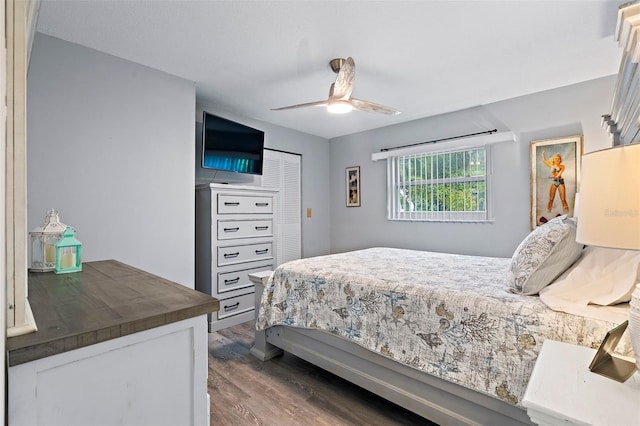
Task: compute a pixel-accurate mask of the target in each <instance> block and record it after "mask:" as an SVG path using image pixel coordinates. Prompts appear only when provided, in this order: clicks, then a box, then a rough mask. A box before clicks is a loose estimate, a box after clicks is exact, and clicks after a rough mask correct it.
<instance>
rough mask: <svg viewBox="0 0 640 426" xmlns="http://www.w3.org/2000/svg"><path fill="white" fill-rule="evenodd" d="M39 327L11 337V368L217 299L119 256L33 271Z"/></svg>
mask: <svg viewBox="0 0 640 426" xmlns="http://www.w3.org/2000/svg"><path fill="white" fill-rule="evenodd" d="M29 304H30V305H31V310H32V311H33V316H34V317H35V321H36V325H37V327H38V331H36V332H34V333H30V334H25V335H22V336H15V337H11V338H9V339H7V362H8V365H9V366H15V365H19V364H23V363H25V362H29V361H34V360H37V359H40V358H44V357H47V356H51V355H55V354H59V353H62V352H66V351H70V350H74V349H78V348H82V347H85V346H89V345H93V344H96V343H100V342H104V341H107V340H110V339H115V338H118V337H121V336H126V335H128V334H132V333H137V332H140V331H143V330H148V329H151V328H154V327H160V326H163V325H166V324H170V323H173V322H177V321H181V320H184V319H188V318H192V317H195V316H199V315H203V314H207V313H210V312H215V311H217V310H218V308H219V303H218V300H217V299H214V298H213V297H210V296H208V295H206V294H204V293H201V292H199V291H196V290H192V289H190V288H187V287H184V286H182V285H180V284H176V283H174V282H172V281H169V280H166V279H164V278H160V277H158V276H155V275H152V274H150V273H148V272H144V271H141V270H140V269H136V268H134V267H131V266H129V265H126V264H124V263H121V262H118V261H116V260H101V261H96V262H86V263H83V264H82V272H75V273H70V274H60V275H58V274H54V273H53V272H29Z"/></svg>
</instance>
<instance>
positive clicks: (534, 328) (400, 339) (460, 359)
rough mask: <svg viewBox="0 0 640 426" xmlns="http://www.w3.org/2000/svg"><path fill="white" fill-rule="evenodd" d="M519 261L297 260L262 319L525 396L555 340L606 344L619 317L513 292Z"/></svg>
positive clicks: (389, 252)
mask: <svg viewBox="0 0 640 426" xmlns="http://www.w3.org/2000/svg"><path fill="white" fill-rule="evenodd" d="M509 263H510V259H506V258H493V257H477V256H465V255H455V254H444V253H434V252H424V251H414V250H402V249H391V248H371V249H366V250H359V251H354V252H349V253H341V254H334V255H328V256H320V257H314V258H309V259H300V260H296V261H292V262H288V263H286V264H284V265H281V266H280V267H279V268H277V269H276V270H275V272H274V274H273V277H272V279H271V280H270V281H269V283H268V284H267V286H266V288H265V291H264V294H263V297H262V303H261V306H260V312H259V314H258V321H257V324H256V327H257V328H258V329H265V328H268V327H270V326H273V325H287V326H292V327H301V328H308V329H319V330H324V331H326V332H329V333H332V334H335V335H338V336H341V337H343V338H344V339H348V340H350V341H352V342H354V343H357V344H358V345H361V346H363V347H365V348H367V349H369V350H371V351H374V352H377V353H380V354H382V355H384V356H386V357H388V358H391V359H394V360H396V361H398V362H401V363H403V364H406V365H408V366H411V367H413V368H415V369H417V370H421V371H424V372H426V373H428V374H431V375H434V376H438V377H440V378H442V379H445V380H448V381H450V382H454V383H457V384H459V385H462V386H465V387H468V388H471V389H474V390H476V391H479V392H482V393H485V394H488V395H491V396H493V397H496V398H499V399H502V400H504V401H506V402H508V403H511V404H514V405H520V401H521V400H522V397H523V395H524V391H525V389H526V385H527V381H528V379H529V376H530V375H531V371H532V369H533V365H534V363H535V359H536V357H537V355H538V352H539V350H540V348H541V346H542V342H543V341H544V340H545V339H552V340H558V341H563V342H569V343H573V344H578V345H583V346H590V347H594V346H595V347H597V345H598V344H599V343H600V342H601V341H602V339H603V337H604V335H605V334H606V332H607V330H609V329H611V328H613V327H614V326H615V325H617V324H613V323H610V322H605V321H600V320H595V319H590V318H585V317H580V316H575V315H570V314H566V313H563V312H557V311H553V310H550V309H548V308H547V307H546V306H545V305H544V304H543V303H542V302H541V301H540V299H539V298H538V297H537V296H522V295H516V294H512V293H509V292H508V291H507V290H506V288H505V284H504V281H505V279H506V276H507V271H508V267H509ZM627 345H628V343H627ZM626 349H627V350H629V349H630V347H629V348H626ZM623 352H624V351H623Z"/></svg>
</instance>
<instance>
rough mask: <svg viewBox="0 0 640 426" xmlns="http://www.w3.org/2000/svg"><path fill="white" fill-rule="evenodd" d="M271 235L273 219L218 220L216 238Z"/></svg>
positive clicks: (226, 238) (228, 238)
mask: <svg viewBox="0 0 640 426" xmlns="http://www.w3.org/2000/svg"><path fill="white" fill-rule="evenodd" d="M271 236H273V220H271V219H265V220H219V221H218V240H231V239H236V238H255V237H271Z"/></svg>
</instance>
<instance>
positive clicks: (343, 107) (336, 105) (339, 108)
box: [327, 100, 353, 114]
mask: <svg viewBox="0 0 640 426" xmlns="http://www.w3.org/2000/svg"><path fill="white" fill-rule="evenodd" d="M327 111H329V112H330V113H331V114H346V113H347V112H351V111H353V105H351V104H350V103H349V102H347V101H343V100H336V101H331V102H329V105H327Z"/></svg>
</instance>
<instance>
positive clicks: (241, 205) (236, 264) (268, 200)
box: [195, 183, 278, 332]
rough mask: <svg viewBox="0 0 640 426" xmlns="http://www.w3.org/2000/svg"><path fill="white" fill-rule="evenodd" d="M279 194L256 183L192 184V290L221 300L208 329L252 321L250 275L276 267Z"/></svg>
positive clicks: (253, 317)
mask: <svg viewBox="0 0 640 426" xmlns="http://www.w3.org/2000/svg"><path fill="white" fill-rule="evenodd" d="M277 196H278V191H277V190H275V189H267V188H261V187H255V186H241V185H224V184H213V183H212V184H208V185H199V186H197V187H196V236H195V240H196V289H197V290H199V291H201V292H203V293H206V294H209V295H211V296H213V297H215V298H217V299H218V300H219V301H220V309H219V311H218V312H217V313H214V314H212V315H211V317H210V319H209V331H210V332H211V331H216V330H220V329H223V328H227V327H230V326H232V325H235V324H240V323H243V322H246V321H249V320H253V319H255V312H254V286H253V283H252V282H251V280H250V279H249V274H252V273H256V272H261V271H267V270H273V269H274V268H275V265H276V260H275V259H276V256H275V249H276V242H275V235H276V233H275V226H276V217H275V214H274V211H275V210H274V205H275V203H276V197H277Z"/></svg>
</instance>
